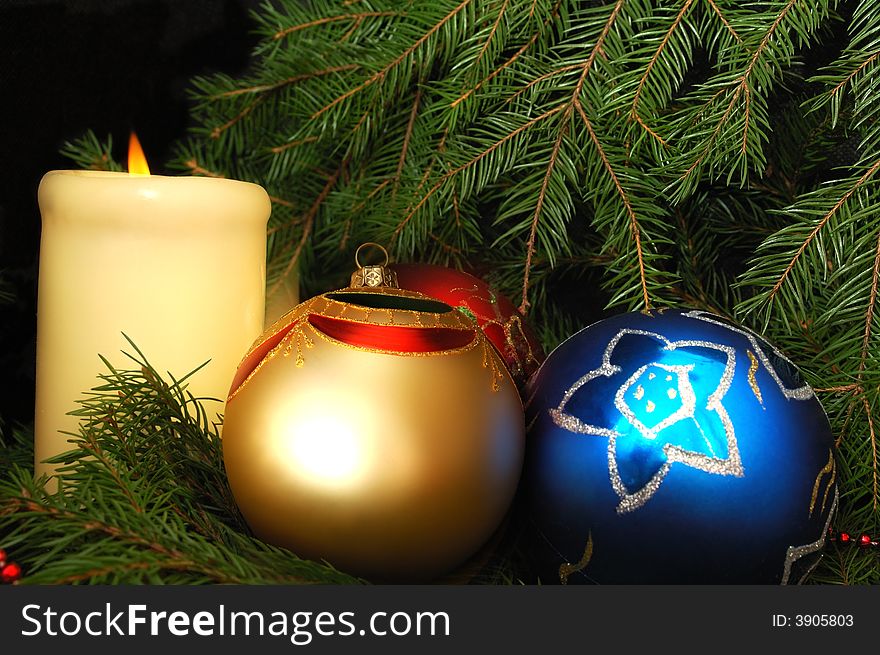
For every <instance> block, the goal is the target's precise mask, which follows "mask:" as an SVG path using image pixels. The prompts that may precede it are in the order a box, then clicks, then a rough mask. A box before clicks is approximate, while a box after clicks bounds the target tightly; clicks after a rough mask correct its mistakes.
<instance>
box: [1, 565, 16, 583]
mask: <svg viewBox="0 0 880 655" xmlns="http://www.w3.org/2000/svg"><path fill="white" fill-rule="evenodd" d="M20 577H21V567H20V566H19V565H18V564H16V563H15V562H10V563H9V564H7V565H6V566H4V567H3V569H2V570H0V581H3V582H5V583H7V584H8V583H10V582H15V581H16V580H18V579H19V578H20Z"/></svg>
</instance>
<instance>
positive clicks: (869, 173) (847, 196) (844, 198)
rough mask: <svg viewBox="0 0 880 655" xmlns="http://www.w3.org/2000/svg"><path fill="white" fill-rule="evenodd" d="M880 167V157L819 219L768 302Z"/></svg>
mask: <svg viewBox="0 0 880 655" xmlns="http://www.w3.org/2000/svg"><path fill="white" fill-rule="evenodd" d="M878 168H880V159H878V160H877V161H876V162H874V164H873V165H872V166H871V167H870V168H869V169H868V170H867V171H865V173H864V174H863V175H862V176H861V177H860V178H859V179H858V181H857V182H856V183H855V184H854V185H853V186H852V187H850V188H849V189H848V190H847V191H846V193H844V194H843V196H841V198H840V199H839V200H838V201H837V202H836V203H835V205H834V206H833V207H832V208H831V209H830V210H829V211H828V212H827V213H826V214H825V215H824V216H823V217H822V218H821V219H820V220H819V222H818V223H817V224H816V227H814V228H813V230H812V231H811V232H810V234H809V235H808V236H807V238H806V239H805V240H804V242H803V243H802V244H801V246H800V247H799V248H798V250H797V252H796V253H795V254H794V257H792V259H791V261H790V262H789V263H788V266H786V267H785V270H784V271H783V272H782V275H781V276H780V277H779V279H778V280H777V281H776V283H775V284H774V285H773V287H772V288H771V289H770V291H769V292H768V294H767V302H768V303H772V302H773V299H774V298H775V297H776V294H778V293H779V290H780V289H781V288H782V285H783V284H785V280H786V279H787V278H788V276H789V274H790V273H791V271H792V270H793V269H794V267H795V265H796V264H797V262H798V260H799V259H800V258H801V256H802V255H803V254H804V251H806V249H807V248H809V247H810V244H811V243H813V240H814V239H815V238H816V236H817V235H818V234H819V232H821V231H822V229H823V228H824V227H825V225H826V224H827V223H828V221H829V220H831V217H832V216H834V215H835V214H836V213H837V212H838V210H840V208H841V207H843V206H844V205H845V204H846V202H847V201H848V200H849V199H850V197H851V196H852V195H853V194H854V193H855V192H856V191H858V190H859V188H860V187H861V186H862V185H863V184H864V183H865V182H866V181H867V180H868V179H869V178H870V177H871V176H872V175H874V173H875V172H876V171H877V169H878Z"/></svg>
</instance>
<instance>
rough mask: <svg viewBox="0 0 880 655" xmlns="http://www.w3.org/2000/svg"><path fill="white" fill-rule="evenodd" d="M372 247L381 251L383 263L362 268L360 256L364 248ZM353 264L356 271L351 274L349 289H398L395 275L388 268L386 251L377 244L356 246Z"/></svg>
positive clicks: (368, 243)
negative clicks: (383, 258)
mask: <svg viewBox="0 0 880 655" xmlns="http://www.w3.org/2000/svg"><path fill="white" fill-rule="evenodd" d="M368 247H373V248H378V249H379V250H381V251H382V254H383V255H384V256H385V261H384V262H383V263H382V264H372V265H370V266H364V265H362V264H361V262H360V254H361V251H362V250H363V249H364V248H368ZM354 263H355V266H357V270H356V271H355V272H354V273H352V274H351V283H350V284H349V286H350V287H351V288H354V289H357V288H360V287H370V288H376V287H390V288H393V289H396V288H398V284H397V273H395V272H394V271H393V270H391V269H390V268H388V251H387V250H385V248H383V247H382V246H380V245H379V244H378V243H372V242H367V243H362V244H361V245H360V246H358V249H357V250H356V251H355V253H354Z"/></svg>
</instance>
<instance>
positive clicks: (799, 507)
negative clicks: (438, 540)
mask: <svg viewBox="0 0 880 655" xmlns="http://www.w3.org/2000/svg"><path fill="white" fill-rule="evenodd" d="M527 394H528V402H527V405H526V419H527V421H528V425H529V433H528V440H527V454H526V468H525V475H524V491H525V500H526V502H525V510H526V512H527V515H528V525H529V530H528V533H529V534H530V537H531V539H530V543H529V547H528V548H529V553H530V559H531V560H532V561H533V563H534V565H535V573H536V574H537V577H538V578H539V579H540V581H541V582H542V583H554V582H555V583H563V584H565V583H587V584H589V583H604V584H702V583H711V584H735V583H749V584H790V583H797V582H800V581H801V580H802V579H803V577H804V576H805V575H806V574H807V573H809V571H810V570H811V568H812V567H813V566H815V564H816V562H818V559H819V557H820V556H821V550H822V548H823V546H824V544H825V536H826V534H827V532H828V527H829V524H830V522H831V517H832V515H833V514H834V511H835V509H836V507H837V499H838V495H837V486H836V473H837V468H836V465H835V456H834V442H833V438H832V435H831V428H830V426H829V423H828V418H827V416H826V414H825V412H824V410H823V409H822V406H821V404H820V403H819V401H818V399H817V398H816V395H815V393H814V392H813V390H812V389H811V388H810V386H809V385H807V384H806V383H805V382H804V380H803V379H802V378H801V376H800V374H799V373H798V371H797V370H796V368H795V367H794V365H793V364H792V363H791V362H790V361H789V360H788V359H786V358H785V356H783V355H782V354H781V353H780V352H779V351H777V350H776V349H775V348H773V346H771V345H770V344H769V343H767V341H765V340H764V339H763V338H761V337H760V336H758V335H757V334H755V333H754V332H751V331H750V330H748V329H746V328H743V327H741V326H738V325H735V324H733V323H731V322H730V321H728V320H726V319H724V318H721V317H719V316H715V315H714V314H710V313H707V312H703V311H696V310H695V311H683V310H660V311H654V312H651V313H639V312H634V313H629V314H622V315H619V316H615V317H612V318H608V319H605V320H602V321H600V322H598V323H596V324H594V325H592V326H590V327H588V328H585V329H583V330H581V331H580V332H578V333H577V334H575V335H574V336H572V337H571V338H569V339H568V340H566V341H565V342H564V343H562V344H561V345H560V346H559V347H558V348H556V350H554V351H553V352H552V353H551V354H550V356H549V357H548V358H547V360H546V361H545V362H544V363H543V365H542V366H541V368H540V369H539V370H538V372H537V373H536V374H535V375H534V376H533V378H532V380H531V381H530V384H529V387H528V389H527Z"/></svg>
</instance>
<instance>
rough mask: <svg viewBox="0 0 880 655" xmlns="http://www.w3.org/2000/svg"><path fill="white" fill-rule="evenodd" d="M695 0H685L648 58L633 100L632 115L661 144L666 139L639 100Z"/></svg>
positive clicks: (663, 143) (664, 143) (664, 142)
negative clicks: (648, 120)
mask: <svg viewBox="0 0 880 655" xmlns="http://www.w3.org/2000/svg"><path fill="white" fill-rule="evenodd" d="M693 2H694V0H685V1H684V3H683V4H682V6H681V9H680V10H679V11H678V15H676V17H675V20H673V21H672V24H671V25H670V26H669V29H668V30H667V31H666V34H664V35H663V40H662V41H660V45H659V46H657V49H656V50H655V51H654V54H653V55H651V58H650V59H649V60H648V65H647V66H646V67H645V72H644V73H642V77H641V79H640V80H639V85H638V87H636V94H635V97H634V98H633V101H632V108H631V110H630V115H631V116H632V118H633V119H634V120H635V121H636V122H637V123H638V124H639V125H641V126H642V128H644V129H645V131H646V132H648V134H650V135H651V136H652V137H653V138H655V139H657V141H659V142H660V144H661V145H663V146H665V145H666V141H664V140H663V138H662V137H661V136H660V135H659V134H657V133H656V132H655V131H654V130H652V129H651V128H650V127H649V126H648V124H647V123H646V122H645V121H644V119H643V118H642V117H641V115H640V114H639V101H640V100H641V97H642V90H643V89H644V88H645V83H646V82H647V81H648V77H649V76H650V75H651V69H653V68H654V66H655V65H656V63H657V61H658V60H659V59H660V55H661V54H663V50H664V48H666V45H667V44H668V43H669V39H670V38H671V37H672V34H673V33H674V32H675V30H677V29H678V28H679V26H680V25H681V22H682V20H683V19H684V17H685V15H686V14H687V13H688V12H689V11H690V9H691V6H692V5H693Z"/></svg>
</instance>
